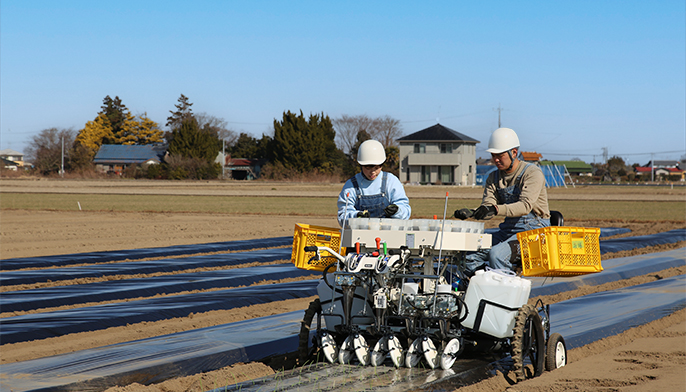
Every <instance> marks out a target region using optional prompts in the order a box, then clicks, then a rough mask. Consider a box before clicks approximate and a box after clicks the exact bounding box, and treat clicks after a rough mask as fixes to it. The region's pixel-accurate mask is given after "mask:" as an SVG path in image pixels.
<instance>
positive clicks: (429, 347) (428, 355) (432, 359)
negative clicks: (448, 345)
mask: <svg viewBox="0 0 686 392" xmlns="http://www.w3.org/2000/svg"><path fill="white" fill-rule="evenodd" d="M422 351H424V359H426V363H427V364H428V365H429V367H430V368H431V369H436V367H438V362H440V357H439V356H438V350H436V345H435V344H434V342H433V341H432V340H431V338H430V337H428V336H424V337H423V338H422Z"/></svg>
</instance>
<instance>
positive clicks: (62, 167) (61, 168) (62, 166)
mask: <svg viewBox="0 0 686 392" xmlns="http://www.w3.org/2000/svg"><path fill="white" fill-rule="evenodd" d="M60 174H61V175H62V178H64V136H62V165H61V166H60Z"/></svg>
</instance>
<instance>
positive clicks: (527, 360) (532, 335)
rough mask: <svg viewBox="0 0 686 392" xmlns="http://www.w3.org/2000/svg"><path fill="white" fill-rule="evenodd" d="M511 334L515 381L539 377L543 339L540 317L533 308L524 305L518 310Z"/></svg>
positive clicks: (542, 355)
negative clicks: (512, 334)
mask: <svg viewBox="0 0 686 392" xmlns="http://www.w3.org/2000/svg"><path fill="white" fill-rule="evenodd" d="M513 332H514V336H513V337H512V360H513V362H514V364H513V370H514V372H515V375H516V376H517V381H524V380H525V379H526V378H527V377H528V378H532V377H537V376H540V375H541V373H543V362H544V359H545V337H544V336H543V324H542V321H541V316H540V315H539V314H538V312H537V311H536V309H535V308H534V307H533V306H531V305H524V306H522V307H521V308H520V309H519V313H518V314H517V319H516V320H515V326H514V329H513ZM532 368H533V369H532Z"/></svg>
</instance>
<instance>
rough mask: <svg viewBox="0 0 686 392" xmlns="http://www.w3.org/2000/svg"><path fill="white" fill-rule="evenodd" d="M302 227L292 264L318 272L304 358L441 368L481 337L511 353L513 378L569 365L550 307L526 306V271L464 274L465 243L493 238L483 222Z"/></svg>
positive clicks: (470, 247) (303, 339) (487, 243)
mask: <svg viewBox="0 0 686 392" xmlns="http://www.w3.org/2000/svg"><path fill="white" fill-rule="evenodd" d="M446 201H447V195H446ZM446 204H447V203H446ZM444 215H445V212H444ZM301 226H303V227H300V228H299V227H298V226H296V238H295V239H294V249H293V252H294V256H293V259H294V263H296V265H297V266H298V267H299V268H303V269H310V270H321V271H322V272H323V277H322V279H321V281H320V283H319V286H318V295H319V298H318V299H316V300H315V301H313V302H312V303H311V304H310V308H309V309H308V310H307V311H306V314H305V319H304V320H303V324H302V325H303V327H302V330H301V336H300V355H301V363H304V362H306V361H308V360H310V359H312V358H313V356H314V357H316V360H317V359H318V360H325V361H328V362H330V363H332V364H335V363H341V364H351V363H354V364H358V365H361V366H368V365H369V366H380V365H382V364H384V363H385V362H387V361H388V363H390V364H392V365H393V366H396V367H402V366H405V367H416V366H425V367H429V368H431V369H436V368H442V369H445V370H447V369H450V368H451V367H453V365H454V364H455V362H456V360H457V359H458V358H459V356H460V355H461V354H462V353H463V351H464V350H465V349H469V348H473V347H475V346H476V345H477V344H479V345H481V346H483V345H484V342H485V343H486V344H485V345H486V346H488V347H491V348H492V349H493V350H497V351H499V352H501V353H502V354H503V355H510V356H511V357H512V359H513V370H514V371H515V374H516V376H517V379H518V380H522V379H524V378H527V377H533V376H537V375H540V374H541V372H543V370H544V367H546V368H548V369H549V370H552V369H555V368H558V367H561V366H564V365H565V364H566V346H565V343H564V339H563V338H562V336H561V335H560V334H559V333H555V334H553V335H552V339H551V335H550V318H549V310H548V306H546V305H544V304H543V303H542V302H540V301H539V302H538V303H537V304H536V306H531V305H527V301H528V299H529V293H530V289H531V282H530V281H529V280H527V279H525V278H522V277H520V276H517V275H515V274H514V273H513V272H511V271H502V270H488V269H487V270H485V271H477V273H476V274H475V275H474V276H472V277H467V276H466V275H465V273H464V271H465V268H464V265H465V256H466V255H467V254H468V252H474V251H478V250H481V249H489V248H490V247H491V235H490V234H487V233H485V232H484V225H483V223H480V222H472V221H456V220H445V217H444V218H443V220H438V219H434V220H428V219H414V220H398V219H380V218H352V219H349V220H347V221H346V222H345V224H344V227H343V228H342V229H341V230H340V231H338V229H333V228H330V229H329V234H327V233H326V228H322V227H313V228H314V229H316V230H315V231H316V234H315V235H313V236H311V237H313V238H309V237H310V234H309V233H308V230H310V229H311V228H309V227H304V225H301ZM337 236H340V237H338V238H336V237H337ZM298 237H302V238H298ZM306 237H307V238H306ZM337 241H340V242H337ZM296 243H297V244H298V245H299V248H298V249H296ZM334 249H336V250H338V251H336V250H334ZM325 258H326V259H329V263H322V260H324V259H325ZM546 351H547V352H548V353H546ZM546 355H548V356H549V358H548V359H546Z"/></svg>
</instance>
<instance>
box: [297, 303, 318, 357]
mask: <svg viewBox="0 0 686 392" xmlns="http://www.w3.org/2000/svg"><path fill="white" fill-rule="evenodd" d="M321 312H322V305H321V303H320V302H319V298H317V299H315V300H314V301H312V302H310V306H309V307H308V308H307V310H306V311H305V317H304V318H303V321H302V323H301V324H300V334H299V335H298V338H299V341H298V364H299V365H303V364H304V363H305V362H307V361H310V360H313V357H316V356H317V354H319V347H318V346H317V345H316V344H313V342H312V341H311V339H310V329H311V326H312V320H314V318H315V316H316V315H319V314H321ZM315 338H316V337H315ZM314 361H315V362H316V358H315V359H314Z"/></svg>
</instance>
